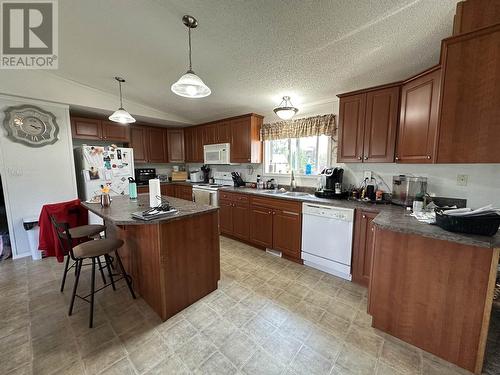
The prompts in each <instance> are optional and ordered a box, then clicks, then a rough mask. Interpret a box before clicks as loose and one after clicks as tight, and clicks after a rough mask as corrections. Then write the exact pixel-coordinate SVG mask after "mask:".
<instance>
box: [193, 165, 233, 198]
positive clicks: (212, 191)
mask: <svg viewBox="0 0 500 375" xmlns="http://www.w3.org/2000/svg"><path fill="white" fill-rule="evenodd" d="M213 177H214V183H213V184H207V183H200V184H194V185H193V201H194V202H196V203H200V204H207V205H210V206H218V205H219V193H218V190H219V189H220V188H222V187H225V186H233V185H234V184H233V178H232V177H231V173H229V172H214V175H213Z"/></svg>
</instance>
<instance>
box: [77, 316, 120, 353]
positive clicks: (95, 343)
mask: <svg viewBox="0 0 500 375" xmlns="http://www.w3.org/2000/svg"><path fill="white" fill-rule="evenodd" d="M114 339H116V335H115V332H114V331H113V329H112V328H111V326H110V325H109V324H108V323H106V324H104V325H102V326H100V327H99V328H96V329H94V328H92V329H89V330H88V332H87V333H86V334H85V335H81V336H78V337H77V338H76V342H77V346H78V351H79V352H80V354H81V355H82V357H85V356H87V355H89V354H90V353H92V352H93V351H95V350H96V349H98V348H100V347H101V346H104V345H108V343H109V342H110V341H111V340H114Z"/></svg>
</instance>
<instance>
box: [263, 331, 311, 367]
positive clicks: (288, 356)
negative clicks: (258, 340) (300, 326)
mask: <svg viewBox="0 0 500 375" xmlns="http://www.w3.org/2000/svg"><path fill="white" fill-rule="evenodd" d="M301 346H302V343H301V342H300V341H299V340H296V339H294V338H293V337H285V336H282V335H281V334H279V333H275V334H273V335H272V336H271V337H269V338H268V339H267V340H266V341H264V343H263V344H262V347H263V348H264V349H265V350H266V351H267V352H268V353H270V354H272V355H273V356H274V357H277V358H279V359H280V361H281V362H282V363H284V364H287V363H290V361H291V360H292V359H293V357H294V356H295V354H297V352H298V351H299V349H300V347H301Z"/></svg>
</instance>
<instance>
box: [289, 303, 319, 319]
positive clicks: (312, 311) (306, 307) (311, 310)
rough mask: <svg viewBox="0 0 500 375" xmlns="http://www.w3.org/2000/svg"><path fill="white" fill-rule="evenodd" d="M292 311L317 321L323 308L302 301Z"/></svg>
mask: <svg viewBox="0 0 500 375" xmlns="http://www.w3.org/2000/svg"><path fill="white" fill-rule="evenodd" d="M294 312H295V313H296V314H298V315H300V316H301V317H302V318H304V319H307V320H310V321H311V322H319V321H320V320H321V317H322V316H323V314H324V313H325V309H323V308H321V307H318V306H316V305H313V304H312V303H309V302H306V301H302V302H300V303H299V304H298V305H297V306H296V307H295V309H294Z"/></svg>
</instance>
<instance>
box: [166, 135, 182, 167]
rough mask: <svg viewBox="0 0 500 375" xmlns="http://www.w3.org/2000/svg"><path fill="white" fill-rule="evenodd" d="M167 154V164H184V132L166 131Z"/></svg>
mask: <svg viewBox="0 0 500 375" xmlns="http://www.w3.org/2000/svg"><path fill="white" fill-rule="evenodd" d="M167 152H168V162H169V163H183V162H184V160H185V154H184V152H185V150H184V131H183V130H182V129H167Z"/></svg>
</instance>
